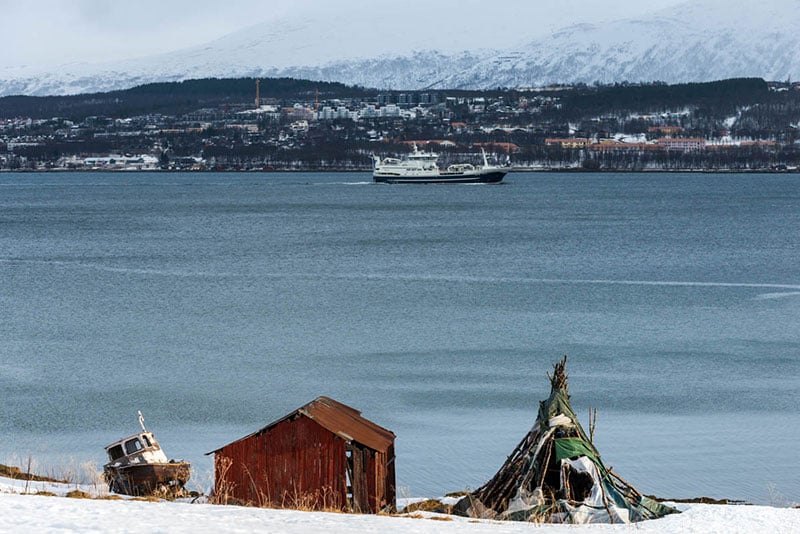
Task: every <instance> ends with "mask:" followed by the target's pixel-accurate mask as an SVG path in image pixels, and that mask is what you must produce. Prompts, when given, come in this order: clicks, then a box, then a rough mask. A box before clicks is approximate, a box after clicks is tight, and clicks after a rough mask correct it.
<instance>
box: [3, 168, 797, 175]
mask: <svg viewBox="0 0 800 534" xmlns="http://www.w3.org/2000/svg"><path fill="white" fill-rule="evenodd" d="M371 172H372V169H371V168H343V167H330V168H325V169H320V168H316V167H313V168H311V167H309V168H299V169H298V168H276V169H268V170H265V169H204V170H195V169H13V170H12V169H0V175H2V174H45V173H47V174H53V173H55V174H60V173H63V174H74V173H92V174H95V173H114V174H142V173H158V174H162V173H163V174H208V173H222V174H227V173H235V174H241V173H259V174H281V173H286V174H295V173H371ZM520 173H554V174H800V169H798V170H776V169H766V168H765V169H581V168H563V167H552V168H541V167H514V168H512V169H510V170H509V171H508V174H520Z"/></svg>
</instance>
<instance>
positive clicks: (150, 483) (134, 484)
mask: <svg viewBox="0 0 800 534" xmlns="http://www.w3.org/2000/svg"><path fill="white" fill-rule="evenodd" d="M139 424H140V425H141V427H142V431H141V432H140V433H138V434H134V435H132V436H128V437H126V438H124V439H121V440H119V441H115V442H114V443H112V444H110V445H108V446H106V448H105V449H106V453H107V454H108V459H109V462H108V463H107V464H106V465H104V466H103V476H104V477H105V480H106V482H108V487H109V489H110V490H111V491H113V492H116V493H122V494H125V495H152V494H171V495H180V494H182V493H183V486H184V485H185V484H186V482H188V480H189V476H190V473H191V465H190V464H189V462H184V461H182V460H168V459H167V455H166V454H164V451H163V450H161V446H160V445H159V444H158V441H156V438H155V436H153V433H152V432H148V431H147V429H146V428H145V427H144V418H143V417H142V412H139Z"/></svg>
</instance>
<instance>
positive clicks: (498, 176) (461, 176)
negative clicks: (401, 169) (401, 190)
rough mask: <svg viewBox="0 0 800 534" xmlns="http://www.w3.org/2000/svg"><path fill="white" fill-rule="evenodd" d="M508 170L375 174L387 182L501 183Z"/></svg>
mask: <svg viewBox="0 0 800 534" xmlns="http://www.w3.org/2000/svg"><path fill="white" fill-rule="evenodd" d="M506 174H507V171H491V172H485V173H474V174H468V173H452V174H451V173H439V174H436V175H416V176H414V175H406V176H403V175H390V174H373V175H372V179H373V180H374V181H375V182H376V183H385V184H499V183H501V182H502V181H503V178H504V177H505V175H506Z"/></svg>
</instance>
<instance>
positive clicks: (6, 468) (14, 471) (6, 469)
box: [0, 464, 69, 484]
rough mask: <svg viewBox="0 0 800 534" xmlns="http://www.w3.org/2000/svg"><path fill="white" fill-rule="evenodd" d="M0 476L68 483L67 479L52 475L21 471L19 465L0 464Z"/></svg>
mask: <svg viewBox="0 0 800 534" xmlns="http://www.w3.org/2000/svg"><path fill="white" fill-rule="evenodd" d="M0 476H2V477H6V478H13V479H16V480H30V481H32V482H56V483H59V484H69V481H67V480H61V479H57V478H52V477H46V476H40V475H34V474H32V473H23V472H22V469H20V468H19V467H14V466H10V465H3V464H0Z"/></svg>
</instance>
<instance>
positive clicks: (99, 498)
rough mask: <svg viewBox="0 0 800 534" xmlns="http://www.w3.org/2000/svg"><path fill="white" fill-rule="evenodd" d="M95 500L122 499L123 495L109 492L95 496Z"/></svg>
mask: <svg viewBox="0 0 800 534" xmlns="http://www.w3.org/2000/svg"><path fill="white" fill-rule="evenodd" d="M94 500H96V501H121V500H122V497H120V496H119V495H113V494H108V495H100V496H99V497H95V498H94Z"/></svg>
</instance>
